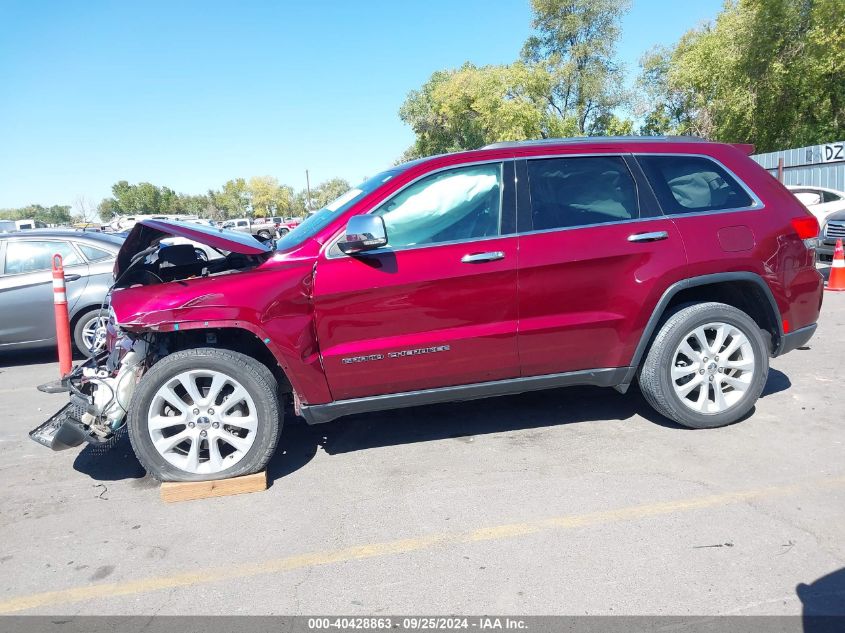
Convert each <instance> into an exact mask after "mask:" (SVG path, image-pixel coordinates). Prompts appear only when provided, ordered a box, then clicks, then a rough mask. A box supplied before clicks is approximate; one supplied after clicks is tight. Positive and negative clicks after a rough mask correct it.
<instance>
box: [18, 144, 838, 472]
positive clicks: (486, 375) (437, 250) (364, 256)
mask: <svg viewBox="0 0 845 633" xmlns="http://www.w3.org/2000/svg"><path fill="white" fill-rule="evenodd" d="M752 150H753V148H752V147H750V146H746V145H737V146H733V145H727V144H719V143H710V142H705V141H701V140H699V139H692V138H651V139H647V138H617V139H613V138H590V139H569V140H561V139H557V140H549V141H536V142H522V143H502V144H496V145H491V146H488V147H485V148H482V149H480V150H476V151H470V152H462V153H457V154H449V155H444V156H437V157H433V158H428V159H424V160H421V161H415V162H411V163H405V164H403V165H399V166H396V167H393V168H391V169H389V170H387V171H385V172H383V173H381V174H379V175H377V176H375V177H374V178H371V179H370V180H367V181H366V182H364V183H363V184H361V185H359V186H358V187H356V188H354V189H352V190H350V191H349V192H347V193H346V194H344V195H343V196H341V197H340V198H339V199H337V200H336V201H334V202H333V203H331V204H329V205H328V206H327V207H325V208H324V209H321V210H320V211H318V212H316V213H315V214H313V215H312V216H310V217H309V218H307V219H306V220H305V221H304V222H303V223H302V224H301V225H300V226H299V228H297V229H296V230H295V231H292V232H291V233H289V234H288V235H286V236H285V237H283V238H281V239H280V240H279V241H278V242H277V244H276V248H275V250H273V249H272V247H271V246H270V245H268V244H264V243H260V242H259V241H257V240H255V239H254V238H253V237H251V236H250V235H246V234H239V233H236V232H231V231H220V230H219V229H213V228H211V227H203V226H199V225H193V224H187V223H180V222H169V221H158V220H144V221H142V222H141V223H140V224H138V225H136V226H135V227H134V228H133V229H132V231H131V233H130V234H129V236H128V237H127V239H126V241H125V243H124V245H123V247H122V249H121V251H120V252H119V254H118V256H117V260H116V263H115V267H114V272H115V286H114V290H113V291H112V293H111V304H110V320H109V325H108V351H107V352H105V353H103V354H102V355H100V356H98V357H97V358H96V359H92V360H91V361H89V362H87V363H85V364H82V365H80V366H78V367H76V368H75V369H73V371H72V372H71V373H70V374H69V375H68V376H66V377H65V378H64V379H63V380H62V381H61V382H60V383H56V384H52V385H43V386H42V388H43V389H45V390H49V391H57V390H66V391H69V392H70V401H69V402H68V404H67V405H66V406H65V407H64V408H63V409H62V410H61V411H59V412H58V413H56V414H55V415H54V416H53V417H52V418H50V419H49V420H48V421H47V422H45V423H44V424H42V425H41V426H40V427H38V428H37V429H35V430H33V431H32V433H31V436H32V438H33V439H35V440H36V441H38V442H40V443H42V444H44V445H46V446H49V447H51V448H53V449H57V450H58V449H61V448H67V447H70V446H77V445H79V444H81V443H82V442H84V441H88V442H94V443H99V442H106V441H108V440H109V439H110V438H111V437H112V436H113V435H114V434H115V432H117V431H118V430H119V429H121V428H123V427H124V426H126V427H127V428H128V434H129V438H130V440H131V442H132V446H133V447H134V450H135V453H136V454H137V456H138V459H139V460H140V462H141V464H143V466H144V467H145V468H146V469H147V471H148V472H149V473H150V474H151V475H152V476H154V477H156V478H158V479H162V480H205V479H217V478H221V477H231V476H236V475H245V474H249V473H253V472H256V471H259V470H261V469H262V468H264V466H265V465H266V463H267V461H268V460H269V459H270V457H271V456H272V454H273V452H274V451H275V450H276V445H277V442H278V441H279V436H280V433H281V430H282V412H283V407H282V403H281V399H282V398H287V397H289V398H291V399H292V402H293V408H294V411H295V412H296V414H297V415H300V416H302V417H303V418H305V420H306V422H308V423H309V424H317V423H321V422H328V421H330V420H334V419H335V418H338V417H341V416H344V415H347V414H352V413H363V412H369V411H376V410H383V409H392V408H398V407H408V406H416V405H424V404H428V403H434V402H444V401H452V400H469V399H473V398H480V397H485V396H499V395H503V394H513V393H519V392H524V391H530V390H534V389H546V388H550V387H561V386H566V385H584V384H586V385H598V386H604V387H614V388H615V389H616V390H617V391H620V392H622V393H624V392H625V391H626V390H627V389H628V388H629V386H630V385H631V384H633V383H634V382H637V383H638V385H639V389H640V391H641V392H642V393H643V395H644V397H645V399H646V400H647V401H648V402H649V403H650V404H651V405H652V406H653V407H654V408H655V410H656V411H657V412H659V413H660V414H662V415H663V416H665V417H666V418H668V419H670V420H672V421H674V422H676V423H678V424H682V425H684V426H688V427H692V428H711V427H718V426H723V425H726V424H731V423H734V422H737V421H739V420H741V419H743V418H744V417H745V416H747V415H748V414H749V413H750V412H751V411H752V408H753V406H754V403H755V402H756V400H757V398H758V397H759V395H760V393H761V391H762V390H763V387H764V385H765V384H766V377H767V374H768V369H769V357H772V356H778V355H780V354H784V353H786V352H789V351H790V350H793V349H795V348H796V347H799V346H803V345H805V344H806V343H807V341H809V339H810V338H811V337H812V335H813V333H814V331H815V329H816V321H817V319H818V316H819V311H820V308H821V302H822V288H823V280H822V277H821V275H820V274H819V272H818V271H817V270H816V268H815V266H814V252H813V249H814V247H815V244H816V239H817V237H818V231H819V227H818V222H817V221H816V219H815V218H814V217H813V216H812V215H811V214H810V213H809V212H808V211H807V210H806V209H805V208H804V207H803V206H802V205H801V203H800V202H799V201H798V200H797V199H796V198H795V197H794V196H792V195H791V194H790V193H789V192H788V191H787V190H786V189H785V188H784V187H783V186H782V185H781V184H780V183H778V182H777V181H776V180H775V179H774V178H772V177H771V176H770V175H769V174H768V173H767V172H766V171H765V170H763V169H762V168H761V167H760V166H758V165H757V164H756V163H755V162H754V161H752V160H751V159H749V158H748V155H747V154H748V153H750V152H751V151H752ZM173 235H176V236H181V237H185V238H187V239H189V240H192V241H195V242H202V243H206V244H209V245H210V246H212V247H214V248H216V249H218V250H220V251H223V252H224V253H227V254H226V255H225V256H224V257H221V258H219V259H215V260H209V261H201V260H199V259H198V258H197V257H196V256H195V252H194V249H193V248H192V247H191V246H190V245H188V244H185V245H173V246H169V247H167V248H162V249H159V248H158V244H159V243H160V241H161V240H162V239H164V238H166V237H167V236H173ZM401 423H402V421H401V418H399V417H397V424H401Z"/></svg>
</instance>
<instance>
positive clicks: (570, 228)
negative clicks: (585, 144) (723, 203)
mask: <svg viewBox="0 0 845 633" xmlns="http://www.w3.org/2000/svg"><path fill="white" fill-rule="evenodd" d="M625 154H628V155H631V156H633V157H634V160H637V159H638V158H639V157H640V156H679V157H683V156H692V157H694V158H705V159H707V160H711V161H713V162H714V163H716V164H717V165H718V166H719V167H721V168H722V169H724V170H725V172H726V173H727V174H728V175H730V176H731V178H733V179H734V180H735V181H736V182H737V183H738V184H739V186H740V187H742V189H743V190H744V191H745V193H747V194H748V196H749V197H750V198H751V201H752V202H753V203H754V204H752V206H750V207H732V208H730V209H711V210H707V211H690V212H689V213H665V212H664V211H663V208H662V207H661V208H660V213H661V214H660V215H658V216H654V217H648V218H643V217H639V218H631V219H628V220H616V221H611V222H598V223H594V224H580V225H578V226H565V227H558V228H554V229H539V230H531V231H522V232H517V235H534V234H539V233H553V232H557V231H577V230H578V229H588V228H595V227H598V226H613V225H616V224H632V223H634V222H648V221H649V220H664V219H667V218H689V217H696V216H701V215H715V214H721V213H737V212H742V211H760V210H762V209H764V208H765V205H764V204H763V201H762V200H760V198H759V197H758V196H757V194H755V193H754V192H753V191H752V190H751V189H750V188H749V187H748V185H746V184H745V182H744V181H743V180H742V179H741V178H739V176H737V175H736V173H734V172H733V171H732V170H731V169H730V168H728V166H727V165H725V164H724V163H723V162H722V161H720V160H719V159H717V158H714V157H713V156H710V155H709V154H692V153H689V152H637V153H633V152H621V153H619V152H589V153H577V154H575V153H573V154H570V153H566V154H560V153H557V154H543V155H538V156H521V157H517V159H522V160H526V161H529V160H543V159H549V158H589V157H593V156H619V157H620V158H622V157H623V156H624V155H625ZM629 171H630V169H629ZM631 177H632V178H633V174H631ZM646 180H648V176H647V175H646ZM649 184H651V183H649ZM634 185H635V186H636V179H635V180H634ZM659 204H660V202H659V201H658V205H659ZM640 214H642V209H640Z"/></svg>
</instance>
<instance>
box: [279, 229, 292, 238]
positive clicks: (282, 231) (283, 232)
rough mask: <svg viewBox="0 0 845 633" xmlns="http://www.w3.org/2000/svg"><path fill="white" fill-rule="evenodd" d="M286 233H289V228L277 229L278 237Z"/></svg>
mask: <svg viewBox="0 0 845 633" xmlns="http://www.w3.org/2000/svg"><path fill="white" fill-rule="evenodd" d="M288 233H290V229H279V237H284V236H285V235H287V234H288Z"/></svg>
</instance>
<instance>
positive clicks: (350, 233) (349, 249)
mask: <svg viewBox="0 0 845 633" xmlns="http://www.w3.org/2000/svg"><path fill="white" fill-rule="evenodd" d="M386 245H387V229H386V228H385V227H384V218H382V217H381V216H380V215H355V216H353V217H351V218H349V222H348V223H347V225H346V235H344V236H343V238H342V239H341V240H340V241H339V242H338V243H337V246H338V248H339V249H340V250H342V251H343V252H344V253H346V254H347V255H355V254H356V253H363V252H364V251H371V250H373V249H376V248H381V247H382V246H386Z"/></svg>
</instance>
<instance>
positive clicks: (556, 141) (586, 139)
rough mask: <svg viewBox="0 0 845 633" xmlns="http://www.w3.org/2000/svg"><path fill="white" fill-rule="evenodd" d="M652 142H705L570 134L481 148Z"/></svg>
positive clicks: (699, 140) (702, 140)
mask: <svg viewBox="0 0 845 633" xmlns="http://www.w3.org/2000/svg"><path fill="white" fill-rule="evenodd" d="M608 141H609V142H611V143H625V142H627V143H631V142H636V143H653V142H657V141H664V142H665V141H679V142H683V143H707V142H708V141H707V139H705V138H701V137H699V136H572V137H569V138H543V139H533V140H528V141H502V142H500V143H491V144H490V145H485V146H484V147H482V148H481V149H507V148H513V147H533V146H535V145H577V144H578V143H603V142H608Z"/></svg>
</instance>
